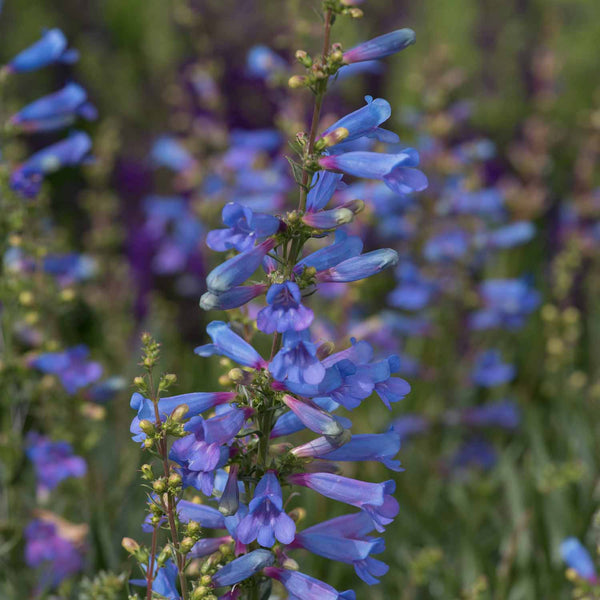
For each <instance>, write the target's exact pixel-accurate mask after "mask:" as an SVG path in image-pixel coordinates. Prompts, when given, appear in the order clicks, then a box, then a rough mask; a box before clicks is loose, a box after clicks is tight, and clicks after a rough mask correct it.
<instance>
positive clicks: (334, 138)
mask: <svg viewBox="0 0 600 600" xmlns="http://www.w3.org/2000/svg"><path fill="white" fill-rule="evenodd" d="M349 133H350V132H349V131H348V130H347V129H346V128H345V127H336V128H335V129H334V130H333V131H332V132H330V133H328V134H327V135H325V136H323V137H322V138H321V139H320V140H319V142H320V145H322V146H323V147H324V148H329V147H330V146H335V145H336V144H339V143H340V142H341V141H343V140H345V139H346V138H347V137H348V135H349Z"/></svg>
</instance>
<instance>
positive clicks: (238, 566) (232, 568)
mask: <svg viewBox="0 0 600 600" xmlns="http://www.w3.org/2000/svg"><path fill="white" fill-rule="evenodd" d="M274 562H275V556H274V555H273V554H272V553H271V552H269V551H268V550H263V549H262V548H258V549H256V550H253V551H252V552H249V553H248V554H244V556H240V557H239V558H236V559H234V560H232V561H231V562H230V563H227V564H226V565H225V566H224V567H221V568H220V569H219V570H218V571H217V572H216V573H215V574H214V575H213V577H212V583H213V585H214V586H215V587H222V586H225V585H235V584H236V583H239V582H240V581H244V579H248V577H252V575H254V574H255V573H258V572H259V571H260V570H262V569H264V568H265V567H269V566H270V565H272V564H273V563H274Z"/></svg>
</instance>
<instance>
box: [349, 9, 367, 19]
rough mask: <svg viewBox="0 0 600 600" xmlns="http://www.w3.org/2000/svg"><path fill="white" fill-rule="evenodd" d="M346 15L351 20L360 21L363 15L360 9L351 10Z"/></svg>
mask: <svg viewBox="0 0 600 600" xmlns="http://www.w3.org/2000/svg"><path fill="white" fill-rule="evenodd" d="M348 14H349V15H350V16H351V17H352V18H353V19H360V18H362V16H363V15H364V14H365V13H364V12H363V11H362V10H361V9H360V8H351V9H350V10H349V11H348Z"/></svg>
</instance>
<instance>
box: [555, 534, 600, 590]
mask: <svg viewBox="0 0 600 600" xmlns="http://www.w3.org/2000/svg"><path fill="white" fill-rule="evenodd" d="M560 553H561V556H562V559H563V560H564V561H565V562H566V563H567V565H568V567H569V568H570V569H573V570H574V571H575V572H576V573H577V575H579V577H581V578H582V579H585V580H587V581H589V582H590V583H594V584H595V583H598V575H597V574H596V567H595V565H594V561H593V560H592V557H591V556H590V553H589V552H588V551H587V549H586V548H585V546H584V545H583V544H582V543H581V542H580V541H579V540H578V539H577V538H575V537H569V538H566V539H565V540H564V541H563V542H562V543H561V545H560Z"/></svg>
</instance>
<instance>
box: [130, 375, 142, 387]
mask: <svg viewBox="0 0 600 600" xmlns="http://www.w3.org/2000/svg"><path fill="white" fill-rule="evenodd" d="M133 384H134V385H136V386H138V387H139V386H142V385H144V378H143V377H140V376H139V375H138V376H137V377H134V378H133Z"/></svg>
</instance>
